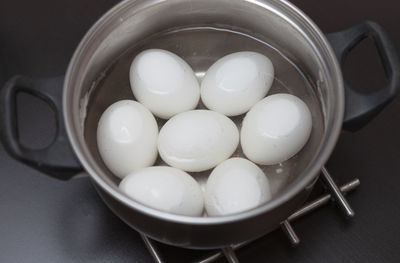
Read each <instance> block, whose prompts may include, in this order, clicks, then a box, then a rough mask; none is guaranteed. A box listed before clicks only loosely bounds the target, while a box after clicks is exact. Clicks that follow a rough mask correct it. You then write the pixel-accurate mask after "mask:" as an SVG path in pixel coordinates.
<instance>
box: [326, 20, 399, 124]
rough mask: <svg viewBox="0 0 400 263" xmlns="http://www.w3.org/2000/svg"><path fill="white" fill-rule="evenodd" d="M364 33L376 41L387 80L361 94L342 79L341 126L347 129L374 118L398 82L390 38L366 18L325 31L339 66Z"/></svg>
mask: <svg viewBox="0 0 400 263" xmlns="http://www.w3.org/2000/svg"><path fill="white" fill-rule="evenodd" d="M367 37H370V38H371V39H372V40H373V41H374V43H375V45H376V48H377V50H378V54H379V56H380V58H381V60H382V65H383V68H384V71H385V74H386V77H387V79H388V84H387V86H386V87H384V88H383V89H380V90H378V91H376V92H374V93H372V94H361V93H359V92H357V91H355V90H353V89H352V88H351V87H350V85H349V84H348V83H347V82H346V80H345V107H346V108H345V116H344V123H343V129H345V130H348V131H357V130H358V129H360V128H362V127H363V126H364V125H365V124H367V123H368V122H369V121H370V120H371V119H373V118H374V117H375V116H376V115H377V114H378V113H379V112H380V111H381V110H382V109H383V108H384V107H385V106H386V105H387V104H388V103H389V102H390V101H391V100H392V99H393V98H394V97H395V95H396V93H397V91H398V89H399V86H400V61H399V57H398V56H397V52H396V48H395V46H394V44H393V42H392V41H391V40H390V38H389V37H388V35H387V34H386V32H385V31H384V30H383V29H382V27H381V26H379V25H378V24H376V23H374V22H370V21H366V22H363V23H361V24H359V25H356V26H354V27H351V28H349V29H347V30H344V31H341V32H336V33H330V34H327V38H328V40H329V42H330V43H331V45H332V47H333V49H334V51H335V53H336V56H337V58H338V60H339V62H340V63H341V65H342V66H343V63H344V61H345V58H346V56H347V54H348V53H349V52H350V51H351V50H352V49H353V48H354V47H355V46H357V44H359V43H360V42H361V41H362V40H363V39H365V38H367Z"/></svg>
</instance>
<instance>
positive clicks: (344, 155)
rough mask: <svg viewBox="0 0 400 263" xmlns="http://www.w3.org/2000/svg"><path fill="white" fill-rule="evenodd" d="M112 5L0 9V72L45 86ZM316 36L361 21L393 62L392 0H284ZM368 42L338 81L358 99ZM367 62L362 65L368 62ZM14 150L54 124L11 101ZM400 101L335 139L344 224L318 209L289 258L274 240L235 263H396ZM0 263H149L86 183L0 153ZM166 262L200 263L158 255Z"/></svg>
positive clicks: (5, 4)
mask: <svg viewBox="0 0 400 263" xmlns="http://www.w3.org/2000/svg"><path fill="white" fill-rule="evenodd" d="M117 2H118V1H111V0H109V1H106V0H81V1H66V0H63V1H50V0H36V1H30V0H13V1H8V0H2V1H1V2H0V61H1V63H0V64H3V67H0V70H2V71H3V75H4V76H5V77H6V78H7V77H10V76H11V75H13V74H17V73H19V74H25V75H29V76H43V77H47V76H55V75H61V74H63V73H64V71H65V69H66V66H67V63H68V61H69V59H70V57H71V55H72V53H73V51H74V48H75V47H76V46H77V44H78V43H79V40H80V39H81V37H82V36H83V35H84V33H85V32H86V30H87V29H88V28H89V27H90V26H91V25H92V24H93V23H94V21H95V20H96V19H97V18H98V17H100V16H101V14H103V13H104V12H105V11H106V10H107V9H108V8H110V7H111V6H113V5H114V4H115V3H117ZM292 2H293V3H295V4H296V5H298V6H299V7H300V8H302V9H303V10H304V11H305V13H307V14H308V15H309V16H310V17H311V18H312V19H313V20H314V21H315V22H316V23H317V24H318V25H319V26H320V28H321V29H322V30H323V31H324V32H332V31H338V30H342V29H345V28H347V27H350V26H352V25H354V24H357V23H359V22H361V21H363V20H367V19H368V20H373V21H376V22H378V23H380V24H381V25H382V26H383V27H384V28H385V29H386V30H387V32H388V33H389V35H390V36H391V37H392V38H393V41H394V42H395V44H396V46H397V47H398V50H399V52H400V18H399V13H400V12H399V11H400V3H399V2H398V1H396V0H392V1H389V0H381V1H372V0H371V1H367V0H364V1H363V0H353V1H344V0H340V1H317V0H302V1H300V0H296V1H292ZM374 52H375V51H374V50H373V48H372V45H371V43H370V42H368V41H366V42H365V44H362V45H361V46H360V47H359V48H358V49H357V50H355V51H354V52H353V54H352V55H350V57H349V59H348V62H346V66H345V71H344V75H345V77H346V78H347V79H348V80H349V81H350V82H351V83H352V84H353V85H355V86H357V89H359V90H367V91H371V90H374V89H378V88H380V87H382V85H383V84H384V78H383V77H382V70H381V69H380V68H379V60H378V59H377V57H376V55H373V54H374ZM371 54H372V55H371ZM19 102H20V104H21V107H20V109H19V111H18V113H19V116H20V120H23V121H20V127H21V140H22V141H23V142H24V144H26V145H29V146H31V147H39V146H41V145H44V144H46V143H48V142H49V141H50V139H51V136H52V135H53V134H54V126H53V124H54V121H49V119H51V117H52V113H51V112H49V111H48V109H47V107H46V106H45V105H43V103H40V101H37V100H34V99H32V98H29V96H21V97H20V98H19ZM399 113H400V98H397V99H396V100H394V101H393V103H392V104H391V105H389V106H388V107H387V108H386V109H385V110H384V111H382V113H381V114H380V115H379V116H378V117H377V118H376V119H374V120H373V121H372V122H371V123H370V124H368V125H367V126H366V127H365V128H363V129H362V130H361V131H359V132H356V133H343V134H342V135H341V137H340V140H339V142H338V144H337V147H336V149H335V151H334V152H333V154H332V156H331V159H330V161H329V162H328V164H327V167H328V169H329V170H330V171H331V173H332V174H333V175H334V176H335V178H336V180H337V181H338V182H339V183H343V182H346V181H349V180H351V179H352V178H354V177H359V178H360V180H361V187H360V189H358V190H357V191H356V192H355V193H353V194H351V195H349V200H350V203H351V204H352V206H353V208H354V209H355V211H356V214H357V215H356V218H355V219H354V220H352V221H346V220H344V219H343V218H342V217H341V214H340V212H339V210H338V209H337V208H336V207H335V206H332V205H331V206H327V207H325V208H322V209H320V210H318V211H316V212H315V213H313V214H312V215H309V216H307V217H305V218H303V219H301V220H299V221H297V222H295V223H294V227H295V229H296V231H297V233H298V235H299V236H300V238H301V239H302V243H301V245H300V246H299V247H297V248H291V247H290V245H289V244H288V242H287V240H286V239H285V236H284V235H283V233H282V232H280V231H275V232H273V233H271V234H270V235H268V236H266V237H263V238H261V239H260V240H259V241H257V242H255V243H254V244H253V245H252V246H249V247H246V248H243V249H241V250H239V251H238V252H237V254H238V257H239V259H241V260H242V261H243V262H304V263H306V262H310V263H311V262H332V263H333V262H335V263H336V262H374V263H375V262H400V228H399V226H398V222H400V205H399V200H400V172H399V170H400V139H399V135H400V121H399ZM0 178H1V181H0V262H2V263H3V262H4V263H9V262H23V263H25V262H40V263H47V262H49V263H50V262H60V263H64V262H65V263H66V262H151V258H150V256H149V254H148V253H147V251H146V250H145V248H144V246H143V244H142V243H141V240H140V237H139V236H138V234H137V233H136V232H134V231H133V230H131V229H130V228H129V227H128V226H126V225H125V224H123V223H122V222H121V221H120V220H119V219H118V218H117V217H116V216H114V215H113V214H112V213H111V212H110V211H109V210H108V209H107V207H106V206H105V205H104V204H103V203H102V201H101V200H100V198H99V197H98V195H97V194H96V192H95V190H94V188H93V187H92V185H91V183H90V180H89V179H88V178H86V177H81V178H75V179H73V180H71V181H67V182H61V181H57V180H55V179H52V178H50V177H47V176H46V175H43V174H41V173H39V172H37V171H35V170H33V169H30V168H28V167H26V166H25V165H23V164H20V163H18V162H16V161H14V160H13V159H11V158H10V157H9V156H8V155H7V154H6V153H5V151H4V149H3V148H2V146H0ZM161 250H162V252H163V253H164V255H165V259H166V260H167V262H189V261H190V260H191V259H194V258H197V257H198V256H200V255H201V254H202V253H199V252H191V251H186V250H184V249H177V248H170V247H167V246H161Z"/></svg>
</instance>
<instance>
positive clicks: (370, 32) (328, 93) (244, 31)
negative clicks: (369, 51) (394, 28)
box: [0, 0, 400, 248]
mask: <svg viewBox="0 0 400 263" xmlns="http://www.w3.org/2000/svg"><path fill="white" fill-rule="evenodd" d="M193 30H194V31H196V30H197V31H198V32H202V34H203V33H204V32H206V33H204V34H206V35H204V36H203V37H198V36H199V34H197V33H193V35H192V37H188V35H185V34H184V35H179V34H181V32H189V31H190V32H192V31H193ZM202 30H203V31H202ZM207 30H208V31H210V32H212V33H207V32H208V31H207ZM197 31H196V32H197ZM218 32H220V33H218ZM222 33H226V34H228V35H229V34H233V35H235V36H239V38H240V37H244V38H245V39H246V40H243V41H244V42H241V41H238V40H236V39H238V38H235V37H233V38H232V39H231V38H229V37H227V38H225V39H224V37H222V38H220V37H218V36H221V35H220V34H222ZM213 34H216V35H213ZM218 34H219V35H218ZM165 35H168V39H167V40H162V38H159V37H160V36H165ZM213 36H215V38H214V37H213ZM365 37H371V38H372V39H373V40H374V41H375V43H376V46H377V48H378V51H379V54H380V56H381V58H382V62H383V65H384V69H385V71H386V74H387V76H388V79H389V84H388V86H387V87H385V88H383V89H381V90H379V91H378V92H376V93H374V94H369V95H365V94H359V93H357V92H355V91H354V90H352V89H351V88H350V87H349V86H348V85H345V84H344V82H343V79H342V74H341V70H340V64H341V63H343V61H344V58H345V56H346V55H347V53H348V52H349V50H351V49H352V48H353V47H354V46H355V45H357V44H358V43H359V42H360V41H361V40H362V39H364V38H365ZM158 39H161V40H160V41H158ZM215 39H217V40H215ZM327 39H329V40H330V43H331V44H332V46H331V44H330V43H329V42H328V40H327ZM147 40H148V41H150V42H146V41H147ZM151 40H153V41H151ZM154 40H157V41H154ZM214 40H215V41H214ZM146 43H151V44H146ZM221 43H222V44H221ZM266 43H267V44H266ZM146 45H150V46H156V47H160V48H167V49H173V51H174V52H176V53H178V55H181V56H182V57H184V58H185V59H187V60H188V61H189V63H190V64H191V65H192V67H193V68H194V70H195V72H196V73H197V74H198V75H199V76H200V77H201V75H202V73H203V72H204V71H205V69H206V68H207V67H208V66H209V65H210V64H211V63H212V62H213V61H215V60H216V59H218V58H219V57H221V56H222V55H224V54H226V53H229V52H232V51H239V50H244V49H247V50H258V49H259V48H260V49H261V52H262V50H263V48H269V49H271V48H272V49H273V50H275V52H277V54H279V55H281V56H282V57H283V58H285V59H286V60H287V61H288V62H290V63H289V64H291V65H292V66H293V68H296V70H298V72H300V73H301V74H300V75H301V76H302V78H303V80H302V81H305V82H307V83H308V84H307V85H306V86H307V89H308V91H307V92H306V91H303V90H301V91H298V89H296V88H295V87H296V81H298V80H297V79H296V78H294V79H288V80H287V81H288V83H289V84H290V83H293V84H291V85H292V86H294V87H293V90H292V91H293V92H294V93H296V92H299V94H298V95H299V96H300V97H302V98H303V99H304V100H306V101H307V103H308V104H309V106H311V107H314V108H315V111H314V114H313V118H314V119H313V121H314V127H313V134H312V137H311V139H310V141H309V142H308V144H307V146H306V147H305V149H303V151H302V153H301V155H300V156H299V157H298V158H297V159H296V160H295V161H294V162H295V163H294V164H293V167H295V168H293V169H291V174H292V175H293V176H292V177H290V179H289V180H288V181H287V182H286V184H285V186H284V187H283V189H282V190H281V191H280V192H279V193H277V194H276V195H275V196H274V198H273V199H272V200H271V201H270V202H268V203H266V204H264V205H262V206H260V207H257V208H255V209H252V210H250V211H245V212H242V213H239V214H234V215H229V216H223V217H186V216H179V215H172V214H168V213H166V212H162V211H158V210H155V209H152V208H149V207H147V206H144V205H142V204H140V203H137V202H135V201H133V200H131V199H129V198H127V197H126V196H125V195H123V194H122V193H120V192H119V191H118V187H117V185H118V180H117V179H116V177H114V176H113V175H112V174H111V173H110V172H109V171H108V170H107V169H106V168H105V166H104V164H103V163H102V161H101V159H100V157H99V154H98V152H97V146H96V144H95V130H96V124H97V120H98V117H99V115H100V114H101V112H102V111H103V110H104V109H105V108H106V107H107V105H108V104H109V103H111V102H112V101H113V100H115V99H117V98H119V96H122V97H124V96H129V95H126V94H124V93H123V89H121V92H122V93H121V92H118V91H119V89H118V88H117V87H118V86H121V87H125V86H126V79H125V78H124V77H121V79H119V78H114V79H113V81H114V82H113V85H114V86H115V87H116V88H115V89H112V90H111V89H110V88H108V90H107V91H104V90H103V91H102V90H100V88H99V87H100V86H102V85H103V84H104V82H106V81H107V77H105V76H107V74H108V72H110V71H112V70H113V67H115V65H117V64H118V63H119V62H118V61H117V60H116V58H121V57H124V56H126V54H130V56H133V55H134V54H135V53H137V52H139V51H140V50H141V49H143V48H144V47H146ZM260 45H261V46H262V47H261V46H260ZM266 46H267V47H266ZM121 63H122V62H121ZM285 69H287V68H285ZM399 69H400V68H399V60H398V57H397V55H396V52H395V49H394V47H393V45H392V44H391V42H390V40H389V39H388V37H387V36H386V34H385V33H384V32H383V30H382V29H381V28H380V27H379V26H378V25H376V24H375V23H372V22H365V23H362V24H360V25H358V26H355V27H353V28H350V29H348V30H345V31H343V32H338V33H333V34H330V35H328V38H326V36H325V35H324V34H323V33H321V31H320V30H319V29H318V27H317V26H316V25H315V24H314V23H313V22H312V21H311V20H310V19H309V18H308V17H307V16H306V15H305V14H303V13H302V12H301V11H300V10H299V9H297V8H296V7H295V6H293V5H292V4H291V3H289V2H287V1H278V0H202V1H191V0H168V1H163V0H150V1H144V0H137V1H129V0H126V1H123V2H121V3H120V4H118V5H117V6H115V7H114V8H113V9H111V10H110V11H109V12H108V13H106V14H105V15H104V16H103V17H102V18H101V19H100V20H99V21H98V22H97V23H96V24H95V25H94V26H93V27H92V28H91V29H90V30H89V32H88V33H87V34H86V36H85V37H84V39H83V40H82V42H81V43H80V45H79V47H78V48H77V50H76V52H75V54H74V56H73V58H72V60H71V62H70V65H69V68H68V71H67V74H66V76H65V80H63V78H54V79H28V78H25V77H22V76H17V77H14V78H13V79H11V80H10V81H8V82H7V84H6V85H5V86H4V88H3V89H2V90H1V96H0V100H1V112H0V114H1V115H0V116H1V118H2V119H3V123H2V126H1V128H2V129H1V139H2V141H3V144H4V146H5V148H6V149H7V150H8V152H9V153H10V154H11V155H12V156H14V157H15V158H17V159H19V160H21V161H23V162H25V163H27V164H28V165H31V166H33V167H35V168H37V169H39V170H41V171H43V172H45V173H48V174H50V175H53V176H55V177H57V178H60V179H68V178H70V177H71V176H73V175H74V174H76V173H77V172H78V171H79V170H81V166H80V164H82V166H83V168H84V170H85V171H86V172H87V173H88V174H89V175H90V176H91V178H92V179H93V181H94V183H95V186H96V188H97V190H98V192H99V194H100V196H101V197H102V198H103V200H104V202H105V203H106V204H107V205H108V206H109V207H110V209H111V210H112V211H113V212H114V213H115V214H117V215H118V216H119V217H120V218H121V219H122V220H123V221H125V222H126V223H127V224H129V225H130V226H131V227H132V228H134V229H136V230H138V231H139V232H142V233H144V234H146V235H148V236H150V237H152V238H154V239H156V240H159V241H160V242H164V243H167V244H172V245H176V246H182V247H191V248H215V247H222V246H226V245H229V244H233V243H237V242H241V241H244V240H249V239H254V238H257V237H259V236H261V235H263V234H265V233H267V232H268V231H271V230H272V229H274V228H276V227H277V226H279V223H280V222H281V221H282V220H284V219H285V218H286V217H287V216H289V215H290V214H291V213H292V212H293V211H294V210H295V209H296V208H297V207H299V206H300V205H301V204H302V203H303V202H304V201H305V199H306V197H307V196H308V193H309V191H310V190H311V189H312V186H313V183H314V182H315V180H316V178H317V177H318V175H319V173H320V170H321V168H322V166H323V165H324V163H325V162H326V161H327V159H328V157H329V155H330V154H331V152H332V150H333V148H334V146H335V143H336V140H337V138H338V136H339V133H340V131H341V128H342V123H343V121H344V127H345V128H347V129H349V130H356V129H358V128H360V127H361V126H363V125H364V124H365V123H366V122H367V121H369V120H370V119H371V118H372V117H374V116H375V115H376V114H377V113H378V112H379V111H380V110H381V109H382V108H383V107H384V106H385V105H386V104H387V103H388V102H389V101H390V100H391V99H392V98H393V97H394V95H395V93H396V90H397V88H398V86H399V81H400V73H399V72H400V71H399ZM115 74H117V73H115ZM121 74H125V75H126V76H128V74H127V72H122V73H121ZM277 74H281V75H282V77H283V78H282V79H284V70H283V69H282V71H279V67H278V73H277ZM116 76H118V74H117V75H116ZM121 76H122V75H121ZM126 78H127V77H126ZM62 82H63V83H64V85H63V90H62V93H63V96H62V103H61V96H60V95H61V89H56V88H54V86H57V85H58V86H60V85H61V83H62ZM101 83H103V84H101ZM103 86H104V85H103ZM106 86H107V85H106ZM18 92H28V93H31V94H33V95H35V96H38V97H40V98H42V99H44V100H45V101H47V102H48V103H49V104H50V105H51V106H52V107H53V108H54V109H55V110H56V112H57V114H58V115H57V116H58V133H57V137H56V139H55V141H54V142H53V143H52V144H51V145H50V146H49V147H47V148H45V149H42V150H31V149H26V148H24V147H23V146H21V145H20V143H19V141H18V132H17V122H16V107H17V105H16V100H15V98H16V94H17V93H18ZM99 94H101V95H99ZM310 94H312V95H310ZM313 98H315V100H313ZM61 105H62V106H61ZM345 109H346V111H345ZM64 128H66V131H67V134H68V139H67V136H66V133H65V130H64ZM70 145H72V149H71V147H70ZM73 153H74V154H73ZM75 155H76V157H77V159H78V160H79V161H77V160H76V158H75Z"/></svg>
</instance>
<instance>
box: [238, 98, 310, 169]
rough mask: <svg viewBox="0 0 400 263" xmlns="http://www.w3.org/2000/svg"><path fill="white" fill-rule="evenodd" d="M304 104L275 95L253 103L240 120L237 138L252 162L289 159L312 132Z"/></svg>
mask: <svg viewBox="0 0 400 263" xmlns="http://www.w3.org/2000/svg"><path fill="white" fill-rule="evenodd" d="M311 128H312V118H311V113H310V110H309V109H308V107H307V105H306V104H305V103H304V102H303V101H302V100H301V99H299V98H297V97H296V96H293V95H290V94H275V95H271V96H268V97H266V98H265V99H263V100H261V101H260V102H258V103H257V104H256V105H254V107H253V108H251V110H250V111H249V112H248V113H247V114H246V117H245V118H244V120H243V124H242V129H241V134H240V140H241V146H242V149H243V152H244V154H245V155H246V157H247V158H249V159H250V160H251V161H253V162H255V163H258V164H262V165H270V164H277V163H280V162H283V161H286V160H287V159H289V158H291V157H292V156H293V155H295V154H296V153H297V152H299V151H300V150H301V148H303V146H304V145H305V144H306V142H307V140H308V138H309V137H310V134H311Z"/></svg>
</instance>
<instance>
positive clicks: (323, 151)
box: [63, 0, 344, 225]
mask: <svg viewBox="0 0 400 263" xmlns="http://www.w3.org/2000/svg"><path fill="white" fill-rule="evenodd" d="M274 1H275V0H274ZM131 2H132V1H130V0H124V1H122V2H120V3H119V4H117V5H116V6H115V7H113V8H112V9H110V10H109V11H108V12H107V13H106V14H104V15H103V16H102V17H101V18H100V19H99V20H98V21H97V22H96V23H95V24H94V25H93V26H92V28H91V29H90V30H89V31H88V32H87V33H86V35H85V36H84V38H83V39H82V41H81V42H80V44H79V46H78V48H77V49H76V50H75V53H74V55H73V57H72V59H71V61H70V64H69V66H68V70H67V73H66V78H65V82H64V90H63V114H64V119H65V127H66V130H67V134H68V138H69V140H70V142H71V145H72V147H73V149H74V151H75V154H76V155H77V157H78V159H79V160H80V161H81V163H82V165H83V167H84V168H85V170H86V171H87V172H88V174H89V175H90V176H91V178H92V179H93V180H94V181H95V183H96V184H97V185H98V186H100V187H101V188H102V189H104V190H105V191H106V192H107V193H108V194H110V195H111V196H113V197H114V198H115V199H117V200H118V201H119V202H121V203H123V204H124V205H126V206H128V207H130V208H131V209H134V210H138V211H141V212H142V213H144V214H146V215H148V216H151V217H155V218H159V219H162V220H166V221H171V222H175V223H182V224H194V225H218V224H224V223H231V222H234V221H241V220H245V219H248V218H251V217H255V216H258V215H260V214H263V213H267V212H268V211H271V210H273V209H275V208H277V207H279V206H281V205H282V204H284V203H285V202H287V201H288V200H290V199H291V198H293V197H294V196H296V194H298V193H299V192H301V191H302V190H303V189H305V188H306V187H307V186H308V185H309V184H311V183H312V181H313V180H314V179H315V177H316V176H318V174H319V172H320V169H321V168H322V166H323V165H324V164H325V163H326V161H327V160H328V158H329V156H330V154H331V152H332V151H333V149H334V147H335V145H336V142H337V139H338V137H339V134H340V130H341V127H342V121H343V115H344V88H343V86H344V85H343V79H342V73H341V70H340V66H339V63H338V61H337V59H336V56H335V54H334V52H333V50H332V48H331V46H330V44H329V42H328V40H327V39H326V38H325V36H324V34H323V33H322V32H321V31H320V29H319V28H318V27H317V26H316V25H315V24H314V22H312V20H311V19H310V18H309V17H308V16H306V15H305V14H304V13H303V12H302V11H301V10H300V9H298V8H297V7H296V6H294V5H293V4H291V3H290V2H288V1H286V0H280V1H275V2H276V3H277V4H279V5H281V6H282V7H283V8H285V9H287V10H290V11H291V12H292V13H293V14H294V15H296V16H297V17H298V18H300V19H301V20H302V21H303V22H304V24H303V26H304V25H306V26H307V27H308V29H309V30H311V31H312V32H313V33H314V34H315V36H316V37H317V38H318V40H319V41H320V43H321V44H322V46H323V47H325V48H326V51H327V54H328V56H329V57H327V59H328V60H329V61H330V63H332V67H333V69H334V73H335V75H334V76H331V78H333V79H336V80H337V86H336V89H338V90H337V94H338V100H337V103H336V110H337V112H336V119H335V120H334V123H333V125H332V129H331V130H330V136H329V137H328V138H325V139H323V142H322V143H321V145H320V146H319V149H318V151H317V156H316V157H315V158H314V159H313V160H312V165H308V166H307V168H306V169H305V170H304V171H303V172H302V174H300V175H299V177H301V180H299V182H298V183H297V184H294V183H292V184H291V185H289V186H288V187H287V188H286V189H285V190H284V191H282V193H280V194H279V195H278V196H276V197H275V198H274V199H273V200H271V201H269V202H267V203H266V204H265V205H262V206H259V207H257V208H254V209H251V210H248V211H244V212H241V213H238V214H232V215H227V216H221V217H188V216H182V215H174V214H170V213H167V212H163V211H160V210H156V209H153V208H150V207H147V206H145V205H142V204H140V203H138V202H135V201H134V200H132V199H130V198H128V197H127V196H125V195H123V194H122V193H120V192H119V191H117V190H116V189H114V188H112V187H111V186H110V185H108V184H107V183H106V182H104V180H103V179H101V178H100V177H99V176H98V175H97V174H96V172H95V171H94V169H93V168H92V167H91V166H90V164H89V163H88V162H87V161H86V158H85V155H84V153H83V151H81V149H80V147H79V141H78V138H77V135H76V134H74V131H73V127H72V124H71V122H69V121H68V120H70V119H71V118H72V116H71V115H70V111H69V110H68V107H69V105H68V103H67V97H68V92H69V89H70V88H71V76H72V75H73V71H74V68H75V64H76V63H77V61H78V60H79V57H80V56H81V54H82V52H83V50H84V49H85V48H84V47H85V46H86V45H87V44H88V43H90V41H91V40H92V37H93V35H94V34H95V33H96V32H97V31H98V30H99V29H100V28H102V26H103V25H104V24H105V23H106V22H107V20H108V19H109V18H110V17H112V16H114V15H115V14H116V13H118V12H119V11H120V10H121V9H123V8H126V6H128V5H129V4H130V3H131ZM247 2H250V3H252V4H255V5H258V6H260V7H261V8H264V9H269V10H270V7H269V6H267V5H266V4H264V3H263V2H262V0H247ZM272 11H274V10H272ZM290 20H291V19H288V21H290ZM292 23H293V25H294V26H295V27H296V28H299V27H298V25H296V24H294V22H292ZM325 135H326V132H325ZM325 135H324V137H325ZM296 181H297V180H296Z"/></svg>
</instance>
